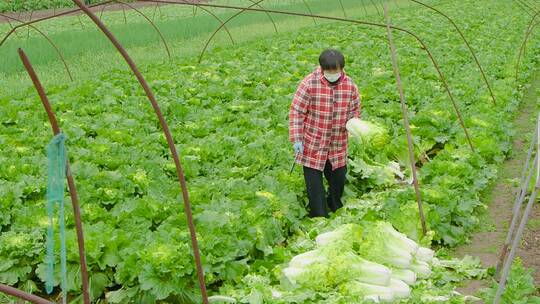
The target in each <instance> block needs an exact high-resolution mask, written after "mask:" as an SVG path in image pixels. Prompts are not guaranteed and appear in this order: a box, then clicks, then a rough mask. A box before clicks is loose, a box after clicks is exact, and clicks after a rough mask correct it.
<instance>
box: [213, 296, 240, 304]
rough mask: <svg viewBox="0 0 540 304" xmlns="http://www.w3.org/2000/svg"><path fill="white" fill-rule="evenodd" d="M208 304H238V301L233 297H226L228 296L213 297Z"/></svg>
mask: <svg viewBox="0 0 540 304" xmlns="http://www.w3.org/2000/svg"><path fill="white" fill-rule="evenodd" d="M208 302H209V303H223V302H225V303H236V299H235V298H231V297H226V296H211V297H208Z"/></svg>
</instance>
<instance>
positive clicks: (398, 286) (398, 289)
mask: <svg viewBox="0 0 540 304" xmlns="http://www.w3.org/2000/svg"><path fill="white" fill-rule="evenodd" d="M388 287H390V288H391V289H392V291H393V292H394V297H395V298H396V299H406V298H408V297H410V296H411V288H410V287H409V285H407V284H406V283H405V282H403V281H401V280H398V279H390V285H389V286H388Z"/></svg>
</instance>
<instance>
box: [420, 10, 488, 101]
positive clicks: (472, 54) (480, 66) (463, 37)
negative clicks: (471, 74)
mask: <svg viewBox="0 0 540 304" xmlns="http://www.w3.org/2000/svg"><path fill="white" fill-rule="evenodd" d="M410 1H412V2H414V3H417V4H420V5H422V6H425V7H427V8H429V9H430V10H433V11H435V12H437V13H438V14H440V15H441V16H443V17H445V18H446V19H448V21H450V23H451V24H452V25H453V26H454V28H455V29H456V31H457V32H458V33H459V35H460V36H461V39H463V42H464V43H465V45H466V46H467V48H468V49H469V52H470V53H471V56H472V57H473V59H474V62H475V63H476V65H477V66H478V69H479V70H480V74H482V78H483V79H484V82H485V84H486V86H487V88H488V90H489V94H490V95H491V99H492V101H493V105H497V101H496V99H495V94H493V90H492V88H491V85H490V84H489V82H488V80H487V77H486V74H485V73H484V69H483V68H482V65H481V64H480V61H479V60H478V57H477V56H476V53H475V52H474V50H473V49H472V47H471V45H470V44H469V41H467V39H466V38H465V35H464V34H463V32H462V31H461V30H460V28H459V27H458V26H457V24H456V23H455V22H454V20H453V19H452V18H450V17H449V16H448V15H446V14H445V13H443V12H441V11H440V10H438V9H436V8H434V7H432V6H430V5H427V4H425V3H423V2H420V1H417V0H410Z"/></svg>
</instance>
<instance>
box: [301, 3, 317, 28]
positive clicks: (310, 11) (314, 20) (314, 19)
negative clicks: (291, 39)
mask: <svg viewBox="0 0 540 304" xmlns="http://www.w3.org/2000/svg"><path fill="white" fill-rule="evenodd" d="M302 2H304V5H305V7H306V8H307V10H308V12H309V14H310V15H311V17H312V18H313V23H315V25H317V20H316V18H315V17H313V11H312V10H311V7H310V6H309V5H308V4H307V2H306V0H302Z"/></svg>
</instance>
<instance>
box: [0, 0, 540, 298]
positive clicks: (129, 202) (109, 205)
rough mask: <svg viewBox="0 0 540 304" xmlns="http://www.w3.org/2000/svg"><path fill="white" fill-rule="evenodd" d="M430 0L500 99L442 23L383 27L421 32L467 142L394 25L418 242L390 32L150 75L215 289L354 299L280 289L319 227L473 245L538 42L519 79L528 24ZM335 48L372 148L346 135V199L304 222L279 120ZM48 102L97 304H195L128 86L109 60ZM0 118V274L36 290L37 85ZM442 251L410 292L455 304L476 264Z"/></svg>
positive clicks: (248, 46)
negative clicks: (67, 166)
mask: <svg viewBox="0 0 540 304" xmlns="http://www.w3.org/2000/svg"><path fill="white" fill-rule="evenodd" d="M437 7H438V9H440V10H442V11H445V12H446V13H448V14H449V15H451V16H455V17H456V18H458V19H457V20H459V26H460V27H461V28H462V29H463V30H464V33H465V35H466V36H467V38H468V39H469V41H470V42H471V45H472V47H473V48H474V50H475V51H476V52H477V55H478V57H479V59H480V61H481V63H482V64H483V67H484V69H485V70H486V74H487V75H488V79H489V81H490V83H491V84H492V87H493V89H494V93H495V96H496V99H497V100H496V101H497V105H496V106H494V105H493V103H492V100H491V97H490V95H489V91H488V90H487V88H486V86H485V84H484V82H483V80H482V78H481V77H480V74H479V72H478V69H477V67H476V65H475V64H474V62H473V61H472V59H471V56H470V53H469V52H468V50H467V49H466V48H465V46H464V44H463V41H462V40H461V39H460V37H459V36H458V35H457V33H454V32H453V31H452V28H451V27H450V26H449V24H448V23H447V21H446V20H445V19H442V18H440V17H439V16H437V15H435V14H433V13H432V12H430V11H427V10H419V9H417V8H414V7H407V8H404V9H403V10H400V11H398V10H395V11H392V12H391V16H392V22H393V23H394V24H395V25H399V26H401V27H406V28H409V29H411V30H413V31H414V32H415V33H418V35H420V36H421V37H422V39H423V40H424V41H425V42H426V44H427V45H428V47H429V48H430V50H431V51H432V53H433V54H434V56H435V58H436V59H437V60H438V62H439V63H440V66H441V68H442V71H443V72H444V74H445V76H446V77H447V79H448V81H449V86H450V88H451V90H452V93H453V95H454V97H455V99H456V100H457V103H458V106H459V109H460V110H461V113H462V115H463V117H464V122H465V125H466V126H467V128H468V130H469V132H470V135H471V138H472V143H473V145H474V147H475V150H476V152H473V151H472V150H471V149H470V147H469V146H468V144H467V141H466V139H465V136H464V133H463V130H462V128H461V127H460V125H459V122H458V120H457V118H456V116H455V113H454V111H453V108H452V105H451V103H450V100H449V98H448V95H447V93H446V91H445V90H444V88H443V87H442V85H441V82H440V81H439V78H438V76H437V73H436V71H435V69H434V68H433V66H432V64H431V62H430V61H429V59H428V58H427V56H426V55H425V52H424V50H423V49H422V48H421V47H420V45H419V44H418V43H417V42H416V41H415V40H414V38H412V37H410V36H408V35H405V34H403V33H399V32H395V33H394V36H395V37H394V38H395V40H396V46H397V49H398V57H399V64H400V68H401V72H402V77H403V83H404V87H405V97H406V100H407V102H408V104H409V110H410V120H411V127H412V132H413V135H414V148H415V158H416V159H417V160H418V162H417V164H416V166H417V168H418V170H419V181H420V186H421V194H422V198H423V201H424V204H425V213H426V219H427V223H428V228H429V233H428V234H427V235H426V236H425V237H422V235H421V226H420V223H419V221H418V210H417V207H416V201H415V195H414V191H413V189H412V187H411V186H410V180H411V177H410V176H411V174H410V170H409V169H408V168H410V164H408V155H407V148H406V147H407V146H406V135H405V133H404V130H403V127H402V121H401V119H402V118H401V110H400V103H399V96H398V94H397V90H396V86H395V79H394V75H393V71H392V66H391V63H390V55H389V50H388V45H387V42H386V40H385V37H386V36H385V32H384V28H382V29H381V28H372V27H367V26H359V25H344V24H338V23H335V24H324V25H319V26H314V27H312V28H309V30H303V31H302V32H294V33H291V34H281V35H275V36H271V37H268V38H267V39H263V40H260V41H255V42H249V43H243V44H241V45H239V46H236V47H234V48H230V47H219V46H217V47H215V48H214V49H213V50H212V51H211V52H210V53H208V54H207V56H206V57H205V60H204V61H203V62H202V63H201V64H198V65H197V64H194V61H195V59H194V58H184V59H173V60H172V61H170V62H163V63H159V64H154V65H149V66H146V67H145V68H144V70H143V73H144V74H145V77H146V78H147V80H148V81H149V82H150V84H151V87H152V89H153V90H154V92H155V94H156V96H157V98H158V102H159V103H160V105H161V107H162V110H163V112H164V115H165V117H166V119H167V120H168V122H169V123H170V125H171V131H172V132H173V134H174V139H175V142H176V143H177V146H178V150H179V151H180V153H181V158H182V163H183V166H184V169H185V173H186V177H187V183H188V186H189V191H190V197H191V200H192V203H193V213H194V216H195V224H196V227H197V232H198V238H199V242H200V247H201V255H202V258H203V264H204V270H205V274H206V283H207V286H208V288H209V290H210V291H211V294H221V295H226V296H231V297H234V298H235V299H237V300H238V301H239V302H240V303H308V302H309V303H351V302H350V301H351V296H354V295H355V293H354V292H352V293H350V294H347V292H344V291H343V289H342V290H341V292H339V290H337V289H336V286H326V287H324V288H319V287H317V286H316V283H317V282H316V280H314V281H313V286H311V287H309V286H306V285H303V286H301V287H291V286H288V287H286V284H285V283H284V275H283V269H284V268H286V267H287V265H288V264H289V262H290V260H291V258H292V257H294V256H296V255H297V254H301V253H305V252H308V251H310V250H313V249H315V248H316V241H315V238H316V237H317V236H318V235H320V234H322V233H325V232H328V231H332V230H334V229H337V228H339V227H343V225H346V224H357V225H361V226H362V227H364V228H366V227H371V226H374V225H375V223H376V222H377V221H385V222H387V223H391V224H392V225H393V227H395V229H397V230H398V231H400V232H402V233H404V234H406V235H407V236H408V237H409V238H410V239H412V240H414V241H415V242H418V243H419V244H420V245H422V246H427V247H429V246H430V245H436V246H450V247H452V246H456V245H458V244H462V243H464V242H465V241H466V240H467V238H468V237H469V236H470V234H471V232H472V231H473V229H474V228H475V227H476V226H477V225H478V218H477V216H476V214H477V213H478V212H479V211H480V210H482V209H485V208H486V207H487V206H486V205H485V204H484V202H482V199H481V193H482V191H484V190H485V189H486V188H487V186H488V185H489V183H490V182H491V181H492V180H493V179H494V177H496V176H497V166H498V165H499V164H500V163H501V162H502V161H503V160H504V159H505V157H506V156H508V155H509V153H510V152H511V151H510V148H511V141H510V140H511V137H512V135H513V134H512V125H511V121H512V118H513V117H514V115H515V113H516V111H517V109H518V106H519V103H520V98H521V95H522V90H521V89H520V88H521V87H522V86H523V84H524V83H525V82H526V81H527V77H528V75H529V73H530V72H531V71H532V70H533V69H534V67H535V66H538V60H539V59H540V54H539V53H538V50H539V49H540V40H539V39H538V36H534V37H531V41H530V42H529V47H528V51H527V53H526V56H525V57H524V64H523V65H522V69H521V72H520V78H519V79H518V80H516V79H515V75H514V73H515V71H514V67H515V60H516V54H517V51H518V46H519V45H520V44H521V41H522V39H523V35H522V33H523V31H524V29H525V28H526V26H527V23H528V21H529V20H528V18H525V17H524V16H526V15H524V13H523V11H521V10H520V9H519V7H516V5H515V3H514V2H513V1H506V0H503V1H495V2H494V1H487V0H482V1H472V0H465V1H442V2H440V3H439V5H438V6H437ZM371 18H373V19H376V17H375V16H372V17H371ZM328 46H331V47H336V48H338V49H340V50H342V51H343V52H344V54H345V55H346V58H347V66H346V71H347V74H348V75H350V76H351V77H352V78H353V79H354V80H355V81H356V83H357V84H358V86H359V89H360V92H361V95H362V118H363V119H366V120H369V121H371V122H373V123H374V124H376V125H377V135H376V139H375V140H371V141H369V142H368V141H361V140H357V139H354V138H351V139H350V159H349V173H348V176H347V179H348V184H347V185H346V190H345V192H346V193H345V202H346V204H345V207H344V208H343V209H341V210H339V211H338V212H337V213H336V214H335V215H333V216H332V217H331V218H330V219H309V218H306V217H305V216H306V211H305V204H306V201H307V198H306V195H305V193H304V184H303V179H302V176H301V174H300V169H298V168H297V169H296V171H294V172H293V174H289V172H288V171H289V170H288V169H289V165H290V162H291V161H292V157H293V154H292V151H291V147H290V143H289V142H288V140H287V134H288V133H287V132H288V124H287V114H288V111H289V106H290V102H291V99H292V95H293V93H294V91H295V89H296V86H297V85H298V83H299V81H300V80H301V79H302V78H303V77H304V76H305V75H306V74H308V73H309V72H311V71H312V70H313V69H314V68H315V67H316V66H315V63H316V62H317V60H316V59H317V57H318V55H319V53H320V51H321V49H324V48H326V47H328ZM48 94H49V97H50V100H51V103H52V105H53V107H54V110H55V111H56V113H57V115H58V118H59V120H60V124H61V128H62V129H63V131H64V132H65V134H66V135H67V137H68V141H67V149H68V154H69V160H70V163H71V169H72V172H73V175H74V178H75V181H76V183H77V187H78V192H79V195H80V201H81V208H82V216H83V223H84V229H85V241H86V250H87V251H86V253H87V260H88V266H89V270H90V281H91V296H92V299H93V300H94V301H97V300H98V299H99V300H100V301H107V302H104V303H156V302H160V303H190V302H193V303H198V302H200V299H198V297H199V295H198V294H199V292H198V290H197V287H196V282H197V280H196V273H195V266H194V263H193V257H192V249H191V247H190V245H189V244H190V242H189V233H188V229H187V224H186V221H185V216H184V215H183V209H182V205H181V200H182V197H181V193H180V191H179V189H178V184H177V181H176V179H175V168H174V164H173V163H172V161H171V159H170V155H169V152H168V147H167V145H166V141H165V138H164V136H163V135H162V133H161V131H160V129H159V125H158V122H157V120H156V119H155V115H154V113H153V112H152V109H151V107H150V105H149V104H148V101H147V100H146V98H145V96H144V92H143V91H142V89H141V88H140V87H139V86H138V84H137V82H136V81H135V79H134V78H133V77H132V75H131V74H129V73H128V72H126V71H120V70H113V71H111V72H109V73H106V74H103V75H100V76H99V78H96V79H93V80H88V81H84V82H82V81H81V82H77V83H76V84H66V85H59V86H54V87H50V88H48ZM0 124H1V130H2V132H0V145H1V146H2V149H1V152H0V193H1V194H2V195H1V196H0V232H1V234H0V244H1V246H0V283H5V284H8V285H11V286H17V287H19V288H22V289H24V290H27V291H32V292H34V293H37V294H43V292H44V279H45V266H46V265H45V262H44V256H45V235H46V229H47V226H48V218H47V213H46V208H45V205H46V202H45V191H46V184H47V182H46V176H47V174H46V172H47V166H46V157H45V155H46V152H45V147H46V145H47V143H48V141H49V140H50V130H49V128H48V125H47V123H46V116H45V113H44V112H43V111H42V109H41V105H40V103H39V101H38V99H37V96H36V94H35V92H34V91H33V90H32V89H30V88H29V89H28V90H27V91H25V92H21V93H19V94H14V95H12V96H0ZM66 213H67V214H69V216H68V217H67V228H68V230H67V232H66V233H67V244H68V254H67V258H68V291H69V294H70V295H72V296H73V298H74V299H75V300H77V301H80V285H81V282H80V276H79V275H80V273H79V271H80V269H79V267H80V266H79V264H78V251H77V245H76V234H75V230H74V228H73V227H74V222H73V218H72V217H71V214H72V210H70V207H68V210H67V212H66ZM56 243H57V244H59V242H56ZM437 255H438V258H440V259H441V260H443V261H444V262H443V264H440V265H439V266H437V265H434V266H433V273H432V274H431V275H429V276H428V278H426V279H424V280H419V281H418V283H417V284H416V285H413V290H412V295H411V298H409V299H408V300H403V302H406V301H409V302H410V303H431V302H436V301H437V299H439V300H440V299H444V300H445V301H451V302H450V303H463V302H465V300H466V297H465V296H464V295H460V294H456V293H455V292H453V290H454V287H455V285H456V284H458V283H459V282H461V281H463V280H465V279H467V278H484V277H485V276H486V275H487V274H486V272H485V270H483V269H481V268H480V267H479V265H478V262H477V261H475V260H474V259H472V258H466V259H465V260H457V259H449V258H448V256H446V255H445V250H444V249H443V250H441V251H440V252H439V253H438V254H437ZM58 261H59V259H58ZM444 263H446V264H444ZM55 269H60V267H56V268H55ZM57 276H58V278H59V274H57ZM57 283H58V284H59V282H57ZM355 288H356V287H353V286H348V288H346V289H348V290H349V289H355ZM58 290H59V286H58ZM356 298H358V296H357V295H356ZM1 299H2V298H1V297H0V300H1Z"/></svg>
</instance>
